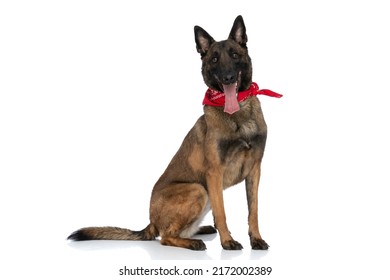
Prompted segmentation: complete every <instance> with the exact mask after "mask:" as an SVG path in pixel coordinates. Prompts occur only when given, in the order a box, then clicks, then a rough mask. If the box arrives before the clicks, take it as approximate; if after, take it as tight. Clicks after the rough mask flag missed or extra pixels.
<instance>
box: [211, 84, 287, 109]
mask: <svg viewBox="0 0 390 280" xmlns="http://www.w3.org/2000/svg"><path fill="white" fill-rule="evenodd" d="M259 94H263V95H268V96H271V97H276V98H280V97H282V96H283V95H281V94H279V93H276V92H273V91H271V90H269V89H259V86H258V85H257V84H256V83H252V84H251V86H250V87H249V89H247V90H244V91H240V92H239V93H238V94H237V101H238V102H243V101H244V100H246V99H247V98H248V97H250V96H256V95H259ZM203 105H209V106H214V107H222V106H225V93H223V92H222V91H218V90H214V89H211V88H209V89H208V90H207V91H206V95H205V97H204V99H203Z"/></svg>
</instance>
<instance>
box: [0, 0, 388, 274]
mask: <svg viewBox="0 0 390 280" xmlns="http://www.w3.org/2000/svg"><path fill="white" fill-rule="evenodd" d="M388 11H389V10H388V4H386V1H375V0H374V1H272V2H271V1H244V0H241V1H230V0H223V1H209V0H206V1H205V0H198V1H157V0H156V1H142V2H141V1H139V2H135V1H83V0H77V1H2V2H1V3H0V187H1V189H0V192H1V194H0V213H1V214H0V215H1V231H0V255H1V259H2V261H1V262H2V263H1V269H0V275H1V278H2V279H27V278H31V279H38V278H40V279H81V278H82V277H84V278H86V279H123V276H122V277H120V276H119V275H118V270H119V269H120V268H122V267H123V266H125V265H126V266H128V267H135V266H137V265H142V266H144V267H147V266H154V267H156V266H159V265H162V266H170V265H174V264H177V263H178V261H177V260H181V262H180V264H181V265H182V267H185V266H191V267H202V266H203V265H205V266H207V265H208V267H211V266H214V265H223V266H232V265H251V266H254V265H256V266H271V267H272V268H273V272H272V273H271V277H270V278H271V279H298V278H299V279H356V278H358V277H359V278H360V277H361V278H365V279H389V277H390V272H389V270H388V263H389V257H388V252H389V249H390V244H389V234H390V230H389V213H390V207H389V192H388V188H389V187H390V180H389V172H388V168H389V156H390V153H389V140H390V136H389V120H390V113H389V109H388V107H389V93H390V86H389V74H390V66H389V65H390V54H389V53H390V52H389V50H390V40H389V26H390V20H389V14H388ZM239 14H241V15H243V17H244V20H245V23H246V26H247V33H248V37H249V41H248V47H249V51H250V54H251V57H252V61H253V67H254V74H253V80H254V81H256V82H257V83H258V84H259V85H260V87H261V88H269V89H272V90H274V91H277V92H279V93H282V94H283V95H284V97H283V98H282V99H274V98H269V97H264V96H261V97H260V99H261V101H262V106H263V110H264V114H265V117H266V120H267V123H268V127H269V137H268V143H267V149H266V154H265V157H264V161H263V175H262V179H261V186H260V203H261V204H260V227H261V231H262V235H263V237H264V239H265V240H266V241H267V242H268V243H269V244H270V246H271V247H270V250H269V251H268V252H254V251H252V250H250V245H249V240H248V237H247V221H246V216H247V211H246V200H245V191H244V188H243V185H238V186H236V187H234V188H231V189H229V190H227V191H226V193H225V204H226V211H227V216H228V225H229V227H230V230H231V232H232V235H233V237H234V238H235V239H237V240H238V241H240V242H241V243H242V244H243V246H244V247H245V248H244V250H243V251H241V252H227V251H223V250H222V248H221V246H220V244H219V237H218V236H216V235H212V236H209V237H204V238H205V239H204V240H205V242H206V245H207V247H208V250H207V251H205V252H192V251H189V250H184V249H178V248H168V247H163V246H160V245H159V243H158V241H155V242H107V241H101V242H81V243H74V242H73V243H72V242H68V241H66V237H67V236H68V235H69V234H70V233H71V232H72V231H74V230H76V229H78V228H80V227H83V226H95V225H96V226H104V225H113V226H122V227H128V228H131V229H134V230H136V229H141V228H143V227H144V226H146V225H147V223H148V207H149V206H148V203H149V195H150V192H151V190H152V187H153V185H154V182H155V181H156V180H157V179H158V177H159V176H160V174H161V173H162V172H163V171H164V169H165V167H166V165H167V164H168V162H169V161H170V159H171V157H172V156H173V155H174V153H175V152H176V150H177V148H178V147H179V145H180V143H181V141H182V139H183V137H184V136H185V135H186V133H187V132H188V130H189V129H190V128H191V127H192V125H193V124H194V123H195V121H196V119H197V118H198V117H199V116H200V115H201V114H202V106H201V102H202V99H203V95H204V92H205V90H206V86H205V85H204V84H203V81H202V77H201V74H200V67H201V61H200V58H199V55H198V53H197V52H196V50H195V42H194V37H193V36H194V35H193V26H194V25H200V26H202V27H203V28H205V29H206V30H207V31H208V32H209V33H210V34H211V35H212V36H213V37H214V38H215V39H217V40H222V39H225V38H227V36H228V34H229V31H230V28H231V26H232V24H233V21H234V19H235V17H236V16H237V15H239ZM206 220H207V221H206V222H207V223H211V221H212V218H211V217H210V216H208V217H207V218H206ZM163 259H168V260H171V261H168V262H165V261H161V260H163ZM196 260H200V261H196ZM225 260H230V261H225ZM251 260H252V261H251Z"/></svg>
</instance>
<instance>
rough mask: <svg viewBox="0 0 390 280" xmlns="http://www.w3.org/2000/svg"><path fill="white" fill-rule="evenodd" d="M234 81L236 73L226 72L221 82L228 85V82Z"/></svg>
mask: <svg viewBox="0 0 390 280" xmlns="http://www.w3.org/2000/svg"><path fill="white" fill-rule="evenodd" d="M235 81H236V75H234V74H228V75H224V76H223V77H222V82H223V83H224V84H225V85H230V84H232V83H234V82H235Z"/></svg>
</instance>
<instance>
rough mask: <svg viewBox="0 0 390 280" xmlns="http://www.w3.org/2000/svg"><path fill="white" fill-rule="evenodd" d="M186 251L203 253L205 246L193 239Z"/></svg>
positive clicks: (200, 241)
mask: <svg viewBox="0 0 390 280" xmlns="http://www.w3.org/2000/svg"><path fill="white" fill-rule="evenodd" d="M188 249H190V250H194V251H204V250H206V244H204V242H203V241H202V240H198V239H193V240H191V244H190V245H189V247H188Z"/></svg>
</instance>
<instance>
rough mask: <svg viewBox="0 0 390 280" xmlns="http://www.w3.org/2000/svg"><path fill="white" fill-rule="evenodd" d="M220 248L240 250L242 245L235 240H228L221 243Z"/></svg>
mask: <svg viewBox="0 0 390 280" xmlns="http://www.w3.org/2000/svg"><path fill="white" fill-rule="evenodd" d="M222 248H224V249H225V250H242V245H241V244H240V243H239V242H237V241H235V240H233V239H232V240H228V241H225V242H223V243H222Z"/></svg>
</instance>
